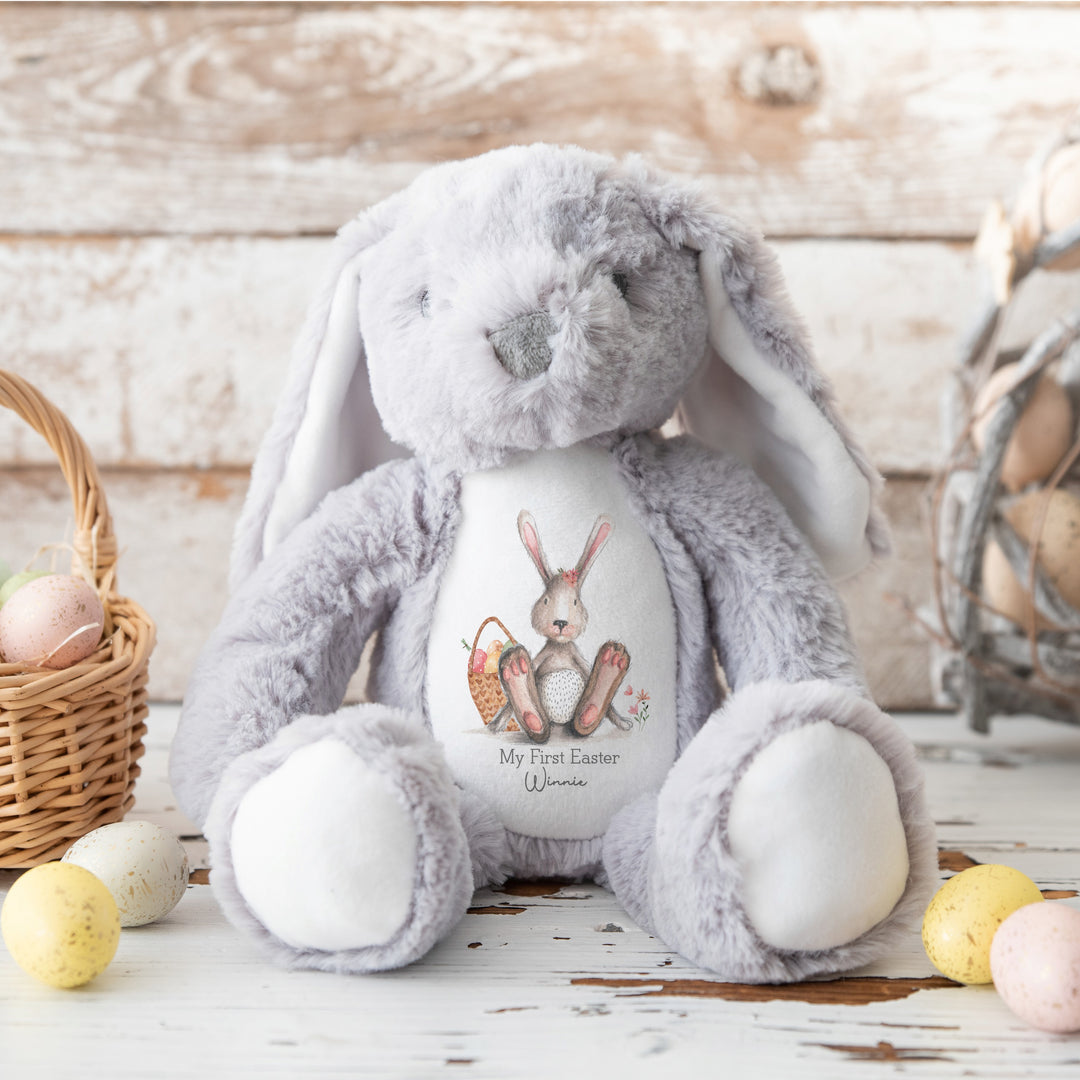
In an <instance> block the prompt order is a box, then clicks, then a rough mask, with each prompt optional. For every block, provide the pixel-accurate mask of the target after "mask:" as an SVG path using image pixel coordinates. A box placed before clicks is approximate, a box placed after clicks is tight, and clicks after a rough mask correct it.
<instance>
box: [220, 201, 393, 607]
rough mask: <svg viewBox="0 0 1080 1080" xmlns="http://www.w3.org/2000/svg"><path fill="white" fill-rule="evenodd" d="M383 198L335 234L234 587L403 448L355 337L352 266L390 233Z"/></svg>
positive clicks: (257, 471)
mask: <svg viewBox="0 0 1080 1080" xmlns="http://www.w3.org/2000/svg"><path fill="white" fill-rule="evenodd" d="M387 216H388V211H387V204H386V203H383V204H380V205H379V206H377V207H375V208H373V209H372V210H369V211H368V212H367V213H366V214H364V215H362V216H361V217H359V218H357V219H356V220H354V221H352V222H350V223H349V224H348V225H346V226H345V227H344V228H343V229H342V230H341V231H340V232H339V233H338V235H337V239H336V240H335V243H334V247H333V253H332V265H331V268H330V273H329V275H328V278H327V281H326V284H325V285H324V287H323V289H322V290H321V292H320V293H319V295H318V296H317V298H316V299H315V301H314V303H313V304H312V305H311V307H310V308H309V310H308V315H307V320H306V322H305V324H304V328H303V330H302V331H301V334H300V337H299V338H298V340H297V343H296V347H295V348H294V350H293V356H292V363H291V365H290V368H289V376H288V380H287V383H286V386H285V389H284V391H283V392H282V395H281V397H280V398H279V400H278V404H277V408H276V410H275V412H274V419H273V422H272V424H271V426H270V430H269V431H268V432H267V434H266V437H265V438H264V440H263V442H262V445H261V446H260V448H259V452H258V455H257V456H256V459H255V463H254V466H253V467H252V471H251V486H250V487H249V489H248V493H247V498H246V500H245V502H244V508H243V511H242V512H241V515H240V520H239V522H238V524H237V527H236V534H235V537H234V540H233V550H232V565H231V568H230V585H231V587H232V588H233V589H236V588H237V587H238V586H239V585H240V584H241V582H243V581H244V579H245V578H246V577H247V576H248V575H249V574H250V573H251V572H252V571H253V570H254V569H255V567H256V566H258V564H259V563H260V562H261V561H262V560H263V558H265V557H266V556H267V555H268V554H269V553H270V552H271V551H272V550H273V549H274V548H275V547H276V546H277V545H278V544H279V543H281V541H282V540H283V539H284V538H285V537H286V536H287V535H288V534H289V533H290V532H291V531H292V530H293V528H295V526H296V525H298V524H299V523H300V522H301V521H302V520H303V519H304V518H306V517H307V516H308V515H309V514H310V513H311V512H312V510H314V509H315V507H316V506H318V504H319V503H320V502H321V501H322V499H323V497H324V496H325V495H326V494H327V493H328V492H330V491H332V490H333V489H334V488H336V487H340V486H341V485H342V484H346V483H348V482H349V481H351V480H354V479H355V478H356V477H358V476H359V475H360V474H361V473H363V472H366V471H367V470H368V469H371V468H373V467H374V466H376V465H379V464H381V463H382V462H384V461H388V460H390V459H391V458H395V457H402V456H404V454H405V451H403V450H402V449H401V448H399V447H396V446H394V445H393V444H392V443H391V442H390V440H389V439H388V438H387V437H386V435H385V433H384V432H383V428H382V423H381V421H380V419H379V414H378V413H377V411H376V409H375V404H374V402H373V400H372V397H371V388H370V384H369V382H368V373H367V359H366V357H365V354H364V342H363V340H362V338H361V336H360V322H359V313H358V296H359V287H360V276H359V270H360V267H359V264H360V260H361V257H362V256H363V253H364V251H365V250H366V249H367V248H368V247H370V246H371V245H372V244H373V243H375V242H376V241H377V240H378V239H379V238H380V237H382V236H384V235H385V234H386V232H387V231H388V226H387Z"/></svg>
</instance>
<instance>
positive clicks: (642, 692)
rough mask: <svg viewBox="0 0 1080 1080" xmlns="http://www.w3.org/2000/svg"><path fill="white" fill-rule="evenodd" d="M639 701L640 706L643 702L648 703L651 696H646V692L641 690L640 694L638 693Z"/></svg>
mask: <svg viewBox="0 0 1080 1080" xmlns="http://www.w3.org/2000/svg"><path fill="white" fill-rule="evenodd" d="M637 699H638V704H639V705H640V704H641V703H642V702H643V701H648V700H649V695H648V694H646V693H645V691H644V690H639V691H638V693H637Z"/></svg>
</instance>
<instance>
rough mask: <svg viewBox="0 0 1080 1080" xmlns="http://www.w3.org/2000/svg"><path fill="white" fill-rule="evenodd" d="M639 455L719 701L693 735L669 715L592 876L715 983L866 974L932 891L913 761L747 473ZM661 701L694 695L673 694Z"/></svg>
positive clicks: (677, 445)
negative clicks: (663, 762) (663, 766)
mask: <svg viewBox="0 0 1080 1080" xmlns="http://www.w3.org/2000/svg"><path fill="white" fill-rule="evenodd" d="M639 452H640V456H639V458H638V460H637V461H636V462H635V463H634V464H635V468H634V475H637V476H642V477H644V478H645V480H644V486H643V488H642V493H643V495H644V496H645V498H646V499H647V500H648V504H649V507H650V510H651V511H652V512H653V513H654V514H656V515H657V516H658V517H661V516H662V518H663V520H664V528H665V529H669V530H670V532H668V533H666V534H664V533H663V532H662V530H658V532H657V534H656V535H658V536H660V537H661V543H664V544H665V545H666V547H665V550H667V551H668V552H669V559H670V565H672V566H681V567H684V569H682V570H681V571H679V572H680V573H681V574H682V576H681V577H679V578H678V579H677V581H673V593H675V594H676V595H678V596H687V597H689V598H690V600H689V601H688V602H686V603H685V605H684V607H683V608H681V609H680V611H682V612H685V614H680V618H682V619H684V620H693V621H684V622H683V623H680V626H681V628H682V631H683V634H684V638H685V639H687V640H696V641H697V642H698V645H697V646H696V648H697V649H698V655H699V657H701V659H700V660H699V661H698V664H699V665H700V663H702V662H707V660H706V659H705V657H704V656H703V655H702V653H703V649H702V646H703V645H704V644H705V642H706V639H705V631H706V630H707V632H708V643H709V644H711V645H712V647H713V648H714V649H715V650H716V653H717V655H718V656H719V658H720V662H721V665H722V666H723V669H724V672H725V674H726V676H727V680H728V683H729V685H730V686H731V687H732V689H733V693H732V695H731V697H730V698H729V699H728V701H727V703H726V704H725V705H724V706H723V707H722V708H721V709H719V710H717V711H715V712H713V713H712V714H711V715H709V716H707V717H704V718H703V719H704V723H703V724H702V726H701V727H700V729H699V730H698V731H697V733H696V734H693V735H692V736H691V734H690V733H691V731H692V730H693V726H694V723H693V721H692V720H689V719H688V718H685V717H681V718H680V719H681V720H685V721H686V725H687V726H686V728H684V732H683V735H682V738H683V740H684V745H682V746H681V747H680V756H679V758H678V760H677V761H676V762H675V764H674V765H673V766H672V769H671V771H670V772H669V774H668V776H667V778H666V779H665V782H664V784H663V786H662V787H661V789H660V791H659V793H658V794H656V795H651V796H645V797H643V798H642V799H640V800H639V801H637V802H635V803H633V804H631V805H630V806H628V807H626V808H625V809H624V810H623V811H622V812H621V813H620V814H618V815H616V817H615V819H614V820H613V821H612V824H611V826H610V827H609V831H608V833H607V835H606V837H605V849H604V863H605V868H606V870H607V873H608V877H609V880H610V881H611V883H612V886H613V888H614V889H615V891H616V894H617V895H618V896H620V897H621V899H622V901H623V903H624V904H625V905H626V907H627V909H628V910H629V911H630V913H631V914H633V915H634V916H635V917H636V918H638V919H639V920H640V921H641V922H642V923H643V925H645V926H648V927H650V928H651V929H652V930H653V931H654V932H655V933H656V934H657V935H658V936H659V937H661V938H662V939H663V940H664V941H666V942H667V943H668V945H670V946H671V947H673V948H675V949H677V950H678V951H679V952H681V953H683V955H685V956H687V957H689V958H690V959H692V960H694V961H696V962H697V963H699V964H701V965H702V966H704V967H708V968H711V969H712V970H714V971H717V972H719V973H721V974H722V975H724V976H725V977H727V978H731V979H737V980H740V981H746V982H767V981H777V980H780V981H786V980H793V979H798V978H802V977H805V976H808V975H811V974H817V973H828V972H835V971H840V970H843V969H845V968H850V967H854V966H857V965H859V964H863V963H866V962H867V961H869V960H871V959H873V958H874V957H876V956H879V955H881V953H882V952H883V951H884V950H885V949H886V948H888V947H889V945H890V944H891V943H893V942H894V941H896V940H897V938H898V936H899V935H900V934H902V933H905V932H907V930H908V928H909V926H910V924H912V923H915V922H916V921H917V918H918V915H919V914H920V913H921V910H922V908H923V906H924V904H925V902H926V900H927V899H928V898H929V892H930V889H931V888H932V885H933V883H934V881H935V879H936V869H937V868H936V851H935V846H934V836H933V824H932V821H931V820H930V818H929V816H928V814H927V811H926V808H925V805H924V800H923V794H922V778H921V771H920V769H919V767H918V764H917V761H916V758H915V751H914V748H913V747H912V746H911V744H910V743H909V741H908V740H907V739H906V738H905V737H904V735H903V733H902V732H900V731H899V729H898V728H897V727H896V726H895V724H893V722H892V721H891V720H890V719H889V718H888V717H887V716H885V714H884V713H882V712H881V711H880V710H879V709H878V708H877V707H876V706H875V705H874V704H873V702H872V701H870V700H869V696H868V694H867V691H866V687H865V683H864V681H863V678H862V674H861V672H860V670H859V666H858V663H857V661H856V658H855V654H854V649H853V646H852V644H851V640H850V637H849V635H848V632H847V626H846V621H845V618H844V612H843V608H842V606H841V604H840V601H839V599H838V597H837V596H836V593H835V590H834V589H833V588H832V586H831V584H830V582H829V581H828V579H827V578H826V576H825V574H824V571H823V570H822V567H821V564H820V563H819V562H818V560H817V559H816V558H815V557H814V556H813V554H812V553H811V552H810V551H809V549H808V547H807V545H806V542H805V540H804V538H803V537H802V536H801V534H800V533H799V532H798V531H797V530H796V529H795V527H794V526H793V525H792V523H791V521H790V519H789V518H788V517H787V516H786V514H785V513H784V512H783V510H782V509H781V508H780V507H779V505H778V504H777V502H776V500H775V497H774V496H773V495H772V494H771V492H770V491H769V490H768V489H767V488H766V487H765V486H764V485H763V484H762V483H761V482H760V480H758V479H757V477H755V476H754V475H753V474H752V473H751V472H750V471H749V470H747V469H745V468H744V467H743V466H741V465H739V464H737V463H736V462H734V461H732V460H731V459H725V458H717V457H716V456H714V455H710V454H708V452H707V451H705V450H703V449H702V448H701V447H700V446H697V445H696V444H693V443H692V442H691V441H689V440H681V439H673V440H670V441H669V442H667V443H663V444H645V445H643V446H641V448H640V451H639ZM665 535H666V539H665ZM680 560H682V561H680ZM702 615H704V616H705V618H704V619H702ZM680 670H681V671H682V672H686V673H688V674H687V678H688V679H691V680H692V679H693V677H694V671H695V665H693V664H686V665H684V666H683V667H682V668H681V669H680ZM697 670H698V672H699V675H698V677H699V678H704V677H706V674H711V673H704V672H700V667H698V668H697ZM680 698H681V700H683V701H686V702H690V703H691V707H693V706H692V703H693V702H695V701H701V700H703V699H702V698H701V696H700V695H698V694H696V693H695V690H694V688H693V685H692V684H691V683H688V682H683V683H681V684H680Z"/></svg>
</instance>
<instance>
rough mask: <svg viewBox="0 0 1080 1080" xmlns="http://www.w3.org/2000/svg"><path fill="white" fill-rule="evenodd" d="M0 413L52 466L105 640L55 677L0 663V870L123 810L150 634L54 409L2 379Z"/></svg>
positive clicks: (96, 490) (132, 774) (130, 797)
mask: <svg viewBox="0 0 1080 1080" xmlns="http://www.w3.org/2000/svg"><path fill="white" fill-rule="evenodd" d="M0 404H2V405H4V406H6V407H7V408H9V409H11V410H13V411H14V412H15V413H17V414H18V415H19V416H20V417H21V418H22V419H23V420H25V421H26V422H27V423H28V424H29V425H30V426H31V427H32V428H33V429H34V430H35V431H37V432H38V433H39V434H41V435H42V436H44V438H45V439H46V441H47V442H48V443H49V446H50V447H51V448H52V450H53V452H54V453H55V454H56V456H57V458H58V459H59V462H60V468H61V469H62V470H63V473H64V478H65V479H66V480H67V482H68V486H69V487H70V489H71V495H72V500H73V503H74V510H75V534H74V537H73V545H74V548H75V550H76V552H77V553H78V556H79V558H80V559H81V561H82V564H83V565H84V566H86V567H90V568H92V572H93V575H94V583H95V585H96V587H97V589H98V592H99V594H100V596H101V598H102V603H103V605H104V608H105V632H104V636H103V638H102V642H101V644H100V645H99V646H98V648H97V650H96V651H95V652H93V653H92V654H91V655H90V656H89V657H87V658H86V659H85V660H83V661H81V662H79V663H77V664H73V665H72V666H71V667H68V668H64V669H62V670H59V671H54V670H51V669H48V668H39V667H30V666H27V665H25V664H0V868H13V867H29V866H37V865H38V864H39V863H43V862H48V861H49V860H51V859H58V858H60V856H61V855H63V854H64V852H65V851H66V850H67V849H68V848H69V847H70V846H71V844H72V843H73V842H74V841H75V840H77V839H78V838H79V837H80V836H84V835H85V834H86V833H88V832H90V831H91V830H93V829H96V828H98V827H99V826H101V825H107V824H109V823H110V822H113V821H119V820H120V819H121V818H122V817H123V816H124V814H125V813H127V811H128V810H130V809H131V807H132V804H133V803H134V801H135V795H134V789H135V778H136V777H137V776H138V775H139V766H138V765H137V764H136V762H137V761H138V759H139V758H140V757H141V756H142V754H143V746H142V737H143V736H144V735H145V734H146V725H145V723H144V720H145V719H146V714H147V707H146V680H147V667H148V664H149V660H150V651H151V649H152V648H153V646H154V635H155V630H154V624H153V622H152V621H151V620H150V619H149V618H148V617H147V615H146V613H145V612H144V611H143V610H142V608H140V607H139V606H138V605H137V604H135V603H133V602H132V601H131V600H128V599H126V598H124V597H122V596H119V595H117V593H116V557H117V546H116V538H115V537H114V536H113V531H112V519H111V518H110V516H109V510H108V507H107V505H106V502H105V494H104V492H103V491H102V489H101V480H100V478H99V476H98V471H97V468H96V466H95V465H94V462H93V459H92V458H91V457H90V452H89V450H88V449H87V447H86V444H85V443H84V442H83V441H82V439H81V438H80V437H79V435H78V433H77V432H76V431H75V430H74V428H72V426H71V424H70V423H69V422H68V420H67V418H66V417H65V416H64V415H63V413H61V412H60V410H59V409H57V408H56V407H55V406H54V405H52V404H51V403H50V402H49V401H47V400H46V399H45V398H44V397H42V395H41V394H40V393H38V391H37V390H35V389H34V388H33V387H32V386H31V385H30V384H29V383H27V382H26V381H25V380H24V379H21V378H19V377H18V376H17V375H13V374H11V373H10V372H6V371H2V370H0Z"/></svg>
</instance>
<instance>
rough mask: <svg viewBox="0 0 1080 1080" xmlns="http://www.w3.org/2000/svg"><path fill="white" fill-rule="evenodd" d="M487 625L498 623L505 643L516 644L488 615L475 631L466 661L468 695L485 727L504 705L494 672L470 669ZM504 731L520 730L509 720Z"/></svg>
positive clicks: (501, 626)
mask: <svg viewBox="0 0 1080 1080" xmlns="http://www.w3.org/2000/svg"><path fill="white" fill-rule="evenodd" d="M488 623H498V624H499V628H500V629H501V630H502V632H503V633H504V634H505V635H506V640H507V642H508V643H509V644H510V645H516V644H517V641H516V640H515V638H514V635H513V634H511V633H510V631H509V630H507V629H506V626H505V625H504V624H503V623H502V621H501V620H499V619H497V618H495V616H494V615H489V616H488V617H487V618H486V619H485V620H484V621H483V622H482V623H481V624H480V626H479V627H478V628H477V630H476V636H475V637H474V638H473V643H472V648H471V649H470V650H469V659H468V661H467V671H468V679H469V693H470V694H471V695H472V699H473V704H474V705H475V706H476V711H477V712H478V713H479V714H480V719H481V720H483V721H484V725H485V726H486V725H488V724H490V723H491V721H492V720H494V719H495V717H496V715H497V714H498V712H499V710H500V709H501V708H502V707H503V706H504V705H505V704H506V694H504V693H503V688H502V683H500V682H499V676H498V675H497V674H495V673H494V672H486V671H473V669H472V658H473V656H474V655H475V654H476V647H477V646H478V645H479V644H480V635H481V634H482V633H483V632H484V627H485V626H487V624H488ZM506 730H507V731H518V730H520V729H519V728H518V726H517V721H516V720H514V719H511V720H510V722H509V723H508V724H507V726H506Z"/></svg>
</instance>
